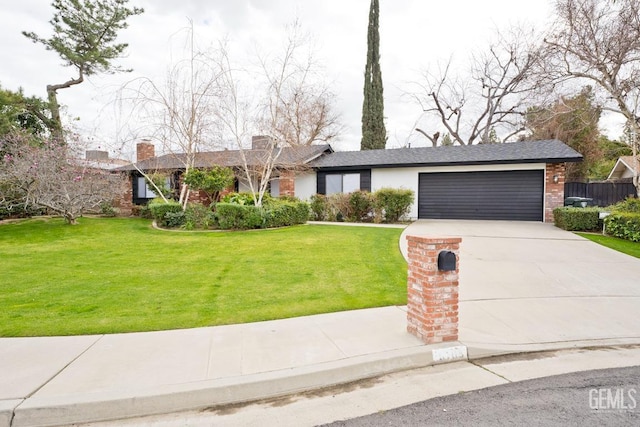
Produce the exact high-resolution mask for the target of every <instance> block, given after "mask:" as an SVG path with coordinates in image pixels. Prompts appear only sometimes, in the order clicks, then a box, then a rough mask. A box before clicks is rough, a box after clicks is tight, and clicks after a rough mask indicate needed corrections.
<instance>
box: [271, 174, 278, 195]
mask: <svg viewBox="0 0 640 427" xmlns="http://www.w3.org/2000/svg"><path fill="white" fill-rule="evenodd" d="M270 184H271V195H272V196H273V197H279V196H280V179H278V178H275V179H272V180H271V183H270Z"/></svg>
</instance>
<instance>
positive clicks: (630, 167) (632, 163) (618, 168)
mask: <svg viewBox="0 0 640 427" xmlns="http://www.w3.org/2000/svg"><path fill="white" fill-rule="evenodd" d="M634 170H635V171H637V172H636V174H640V160H638V159H637V158H634V157H633V156H622V157H619V158H618V161H617V162H616V164H615V165H614V166H613V169H611V172H610V173H609V176H608V177H607V181H617V180H621V179H629V178H633V176H634Z"/></svg>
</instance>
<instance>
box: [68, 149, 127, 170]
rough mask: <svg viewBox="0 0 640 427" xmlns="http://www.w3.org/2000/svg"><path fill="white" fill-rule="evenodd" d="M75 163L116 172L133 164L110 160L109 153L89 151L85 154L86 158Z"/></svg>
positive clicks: (121, 160)
mask: <svg viewBox="0 0 640 427" xmlns="http://www.w3.org/2000/svg"><path fill="white" fill-rule="evenodd" d="M74 163H75V164H77V165H79V166H84V167H86V168H90V169H101V170H115V169H118V168H120V167H122V166H124V165H128V164H130V163H131V162H129V161H127V160H123V159H113V158H110V157H109V152H108V151H103V150H87V151H86V152H85V158H84V159H77V160H75V161H74Z"/></svg>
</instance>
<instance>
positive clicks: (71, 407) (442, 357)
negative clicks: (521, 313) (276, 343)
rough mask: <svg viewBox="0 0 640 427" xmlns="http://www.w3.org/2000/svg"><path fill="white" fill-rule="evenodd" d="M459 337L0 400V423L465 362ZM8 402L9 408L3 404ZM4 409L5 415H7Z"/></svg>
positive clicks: (133, 411) (243, 397) (179, 407)
mask: <svg viewBox="0 0 640 427" xmlns="http://www.w3.org/2000/svg"><path fill="white" fill-rule="evenodd" d="M466 360H468V359H467V353H466V347H465V346H464V345H462V344H460V343H459V342H451V343H446V344H437V345H429V346H418V347H412V348H408V349H401V350H393V351H387V352H383V353H377V354H372V355H364V356H358V357H353V358H348V359H342V360H338V361H332V362H327V363H321V364H317V365H311V366H305V367H300V368H292V369H286V370H280V371H273V372H266V373H260V374H253V375H246V376H242V377H232V378H223V379H217V380H210V381H200V382H194V383H185V384H175V385H168V386H163V387H161V388H154V389H152V390H150V389H147V390H135V391H132V392H131V393H133V394H132V395H130V396H123V395H116V393H113V392H104V393H91V394H87V393H83V394H74V395H67V396H60V397H51V398H47V397H38V396H34V397H31V398H28V399H26V400H24V401H20V400H18V401H5V402H0V405H2V404H4V405H2V406H0V427H26V426H29V427H53V426H60V425H67V424H75V423H87V422H98V421H112V420H118V419H126V418H134V417H141V416H148V415H159V414H166V413H172V412H180V411H186V410H199V409H205V408H211V407H216V406H222V405H229V404H239V403H246V402H250V401H255V400H261V399H268V398H274V397H281V396H285V395H289V394H295V393H298V392H301V391H309V390H317V389H322V388H327V387H332V386H336V385H341V384H346V383H350V382H354V381H358V380H363V379H367V378H373V377H377V376H381V375H384V374H388V373H392V372H397V371H403V370H410V369H416V368H422V367H426V366H431V365H436V364H442V363H447V362H454V361H466ZM9 405H11V407H10V408H5V406H9ZM5 414H8V419H7V415H5Z"/></svg>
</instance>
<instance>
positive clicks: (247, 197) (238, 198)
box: [222, 193, 273, 206]
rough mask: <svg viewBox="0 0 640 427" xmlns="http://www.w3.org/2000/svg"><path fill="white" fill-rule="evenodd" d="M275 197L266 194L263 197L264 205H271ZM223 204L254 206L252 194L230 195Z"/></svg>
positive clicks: (223, 200)
mask: <svg viewBox="0 0 640 427" xmlns="http://www.w3.org/2000/svg"><path fill="white" fill-rule="evenodd" d="M272 200H273V197H271V195H270V194H268V193H265V194H264V195H263V196H262V204H263V205H267V204H269V203H271V201H272ZM222 202H223V203H233V204H235V205H245V206H253V205H254V202H253V195H252V194H251V193H229V194H227V195H226V196H224V197H223V198H222Z"/></svg>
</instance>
